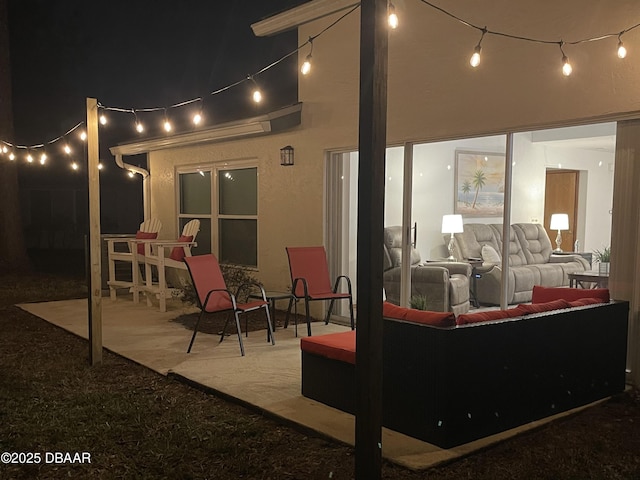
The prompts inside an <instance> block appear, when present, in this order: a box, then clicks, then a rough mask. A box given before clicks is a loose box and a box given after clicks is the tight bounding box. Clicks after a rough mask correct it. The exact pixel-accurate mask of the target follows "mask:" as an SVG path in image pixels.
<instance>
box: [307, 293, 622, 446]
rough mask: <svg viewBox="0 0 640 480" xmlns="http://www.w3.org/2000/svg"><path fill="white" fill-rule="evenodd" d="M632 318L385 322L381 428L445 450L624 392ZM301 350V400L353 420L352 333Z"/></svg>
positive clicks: (600, 312) (590, 308)
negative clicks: (307, 400) (348, 415)
mask: <svg viewBox="0 0 640 480" xmlns="http://www.w3.org/2000/svg"><path fill="white" fill-rule="evenodd" d="M607 296H608V292H607ZM552 303H553V302H551V304H552ZM394 308H400V307H395V306H394ZM405 310H409V309H405ZM515 310H516V309H512V310H511V311H510V313H511V315H515V314H516V313H518V312H516V311H515ZM525 310H526V309H525ZM628 310H629V304H628V302H617V301H612V302H607V303H599V304H586V305H584V306H577V307H569V308H562V309H559V310H552V311H547V312H542V313H529V314H526V315H524V316H523V315H520V316H515V317H512V318H505V319H499V320H492V321H484V322H479V323H477V320H473V319H471V317H467V318H468V320H469V321H470V322H471V321H474V322H476V323H467V324H464V325H454V326H448V327H441V326H440V327H437V326H433V325H429V324H421V323H415V322H413V321H406V320H397V319H391V318H385V319H384V330H383V332H384V340H383V425H384V426H385V427H387V428H390V429H392V430H395V431H398V432H401V433H404V434H406V435H409V436H412V437H415V438H418V439H420V440H423V441H426V442H429V443H432V444H435V445H438V446H440V447H442V448H450V447H453V446H456V445H461V444H464V443H467V442H470V441H473V440H476V439H479V438H482V437H485V436H488V435H492V434H495V433H498V432H501V431H504V430H508V429H511V428H514V427H516V426H519V425H524V424H527V423H529V422H531V421H534V420H538V419H541V418H544V417H547V416H551V415H554V414H557V413H560V412H563V411H567V410H570V409H572V408H575V407H578V406H581V405H586V404H588V403H590V402H593V401H595V400H599V399H603V398H606V397H608V396H611V395H613V394H616V393H619V392H622V391H623V390H624V388H625V365H626V348H627V317H628ZM440 315H445V314H440ZM441 318H444V317H441ZM479 318H480V319H483V317H482V316H480V317H479ZM436 323H438V324H440V325H441V324H443V323H445V322H443V321H442V320H441V319H440V320H438V321H437V322H436ZM323 337H324V338H323ZM301 348H302V394H303V395H304V396H306V397H309V398H311V399H315V400H317V401H319V402H322V403H325V404H327V405H329V406H332V407H335V408H338V409H340V410H343V411H346V412H349V413H354V412H355V383H356V382H355V378H356V377H355V332H345V333H338V334H330V335H324V336H319V337H308V338H303V339H302V340H301Z"/></svg>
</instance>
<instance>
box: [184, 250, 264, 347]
mask: <svg viewBox="0 0 640 480" xmlns="http://www.w3.org/2000/svg"><path fill="white" fill-rule="evenodd" d="M184 262H185V263H186V264H187V268H188V270H189V274H190V275H191V280H192V281H193V286H194V288H195V290H196V298H197V300H198V308H200V315H199V316H198V320H197V321H196V325H195V327H194V329H193V336H192V337H191V342H190V343H189V348H188V349H187V353H189V352H191V347H192V346H193V342H194V340H195V339H196V334H197V333H198V326H199V324H200V320H202V317H203V316H204V315H205V313H216V312H229V313H233V316H234V318H235V321H236V329H237V333H238V342H239V343H240V353H241V354H242V356H244V344H243V343H242V330H241V329H240V315H241V314H243V313H247V312H252V311H254V310H258V309H260V308H262V309H263V310H264V314H265V316H266V318H267V341H269V340H271V344H272V345H275V343H276V342H275V338H274V336H273V327H272V324H271V316H270V314H269V302H268V301H267V297H266V295H265V291H264V288H263V287H262V285H260V284H258V283H253V282H252V283H246V284H243V285H240V286H239V287H238V290H237V291H236V294H235V295H234V294H233V293H231V292H230V291H229V290H228V289H227V285H226V283H225V281H224V277H223V276H222V271H221V270H220V264H219V263H218V259H217V258H216V257H215V256H214V255H212V254H210V253H209V254H206V255H196V256H191V257H185V258H184ZM246 288H254V289H255V288H257V289H259V290H260V293H261V294H262V299H261V300H254V301H249V302H247V303H238V302H237V300H236V298H237V295H238V294H239V293H240V292H242V291H243V290H244V289H246ZM229 318H230V315H229V316H227V320H226V321H225V324H224V328H223V329H222V333H221V335H220V342H222V340H224V334H225V330H226V329H227V324H228V323H229ZM246 335H247V336H248V335H249V334H248V332H247V333H246Z"/></svg>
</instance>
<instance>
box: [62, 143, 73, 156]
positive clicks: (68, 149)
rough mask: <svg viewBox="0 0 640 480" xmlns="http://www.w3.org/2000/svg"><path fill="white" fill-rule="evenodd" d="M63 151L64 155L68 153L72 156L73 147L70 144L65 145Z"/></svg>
mask: <svg viewBox="0 0 640 480" xmlns="http://www.w3.org/2000/svg"><path fill="white" fill-rule="evenodd" d="M63 150H64V153H66V154H67V155H71V147H70V146H69V144H68V143H65V144H64V147H63Z"/></svg>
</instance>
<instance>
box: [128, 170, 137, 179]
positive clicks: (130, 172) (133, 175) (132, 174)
mask: <svg viewBox="0 0 640 480" xmlns="http://www.w3.org/2000/svg"><path fill="white" fill-rule="evenodd" d="M135 176H136V174H135V173H133V171H132V170H129V178H133V177H135Z"/></svg>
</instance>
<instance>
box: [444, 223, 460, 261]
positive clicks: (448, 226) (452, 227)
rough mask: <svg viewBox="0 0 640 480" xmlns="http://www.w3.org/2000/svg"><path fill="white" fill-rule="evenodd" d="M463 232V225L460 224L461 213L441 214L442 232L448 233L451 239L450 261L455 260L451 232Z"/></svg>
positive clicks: (449, 246) (449, 247)
mask: <svg viewBox="0 0 640 480" xmlns="http://www.w3.org/2000/svg"><path fill="white" fill-rule="evenodd" d="M462 232H464V227H463V225H462V215H443V216H442V233H450V234H451V239H450V240H449V245H448V247H447V248H448V249H449V258H447V260H449V261H450V262H455V261H456V257H454V256H453V234H454V233H462Z"/></svg>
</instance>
